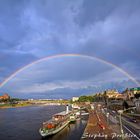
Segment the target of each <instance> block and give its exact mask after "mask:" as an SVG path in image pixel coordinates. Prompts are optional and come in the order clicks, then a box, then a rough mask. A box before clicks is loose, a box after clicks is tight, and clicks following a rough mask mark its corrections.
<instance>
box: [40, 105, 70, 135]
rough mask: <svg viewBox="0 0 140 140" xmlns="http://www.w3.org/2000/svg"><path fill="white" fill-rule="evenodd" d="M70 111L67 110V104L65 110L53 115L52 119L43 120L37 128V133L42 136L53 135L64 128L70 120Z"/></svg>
mask: <svg viewBox="0 0 140 140" xmlns="http://www.w3.org/2000/svg"><path fill="white" fill-rule="evenodd" d="M71 115H72V112H71V111H69V108H68V105H67V106H66V111H63V112H60V113H57V114H55V115H53V117H52V119H51V120H49V121H46V122H43V125H42V127H41V128H40V129H39V133H40V135H41V136H42V137H46V136H50V135H54V134H56V133H58V132H59V131H61V130H62V129H64V128H65V127H66V126H67V125H68V124H69V123H70V122H71V121H72V118H71V119H70V116H71Z"/></svg>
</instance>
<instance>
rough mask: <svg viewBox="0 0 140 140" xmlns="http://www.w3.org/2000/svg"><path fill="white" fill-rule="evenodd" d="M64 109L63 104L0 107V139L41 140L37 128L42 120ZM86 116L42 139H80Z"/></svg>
mask: <svg viewBox="0 0 140 140" xmlns="http://www.w3.org/2000/svg"><path fill="white" fill-rule="evenodd" d="M64 110H65V106H30V107H22V108H9V109H0V140H42V138H41V136H40V134H39V132H38V130H39V128H40V127H41V125H42V122H43V121H46V120H49V119H51V117H52V115H53V114H56V113H59V112H61V111H64ZM86 123H87V118H82V119H81V120H77V121H76V123H74V124H70V125H69V126H67V127H65V128H64V129H63V130H62V131H60V132H59V133H57V134H56V135H54V136H51V137H47V138H45V139H43V140H80V138H81V136H82V133H83V131H84V129H85V126H86Z"/></svg>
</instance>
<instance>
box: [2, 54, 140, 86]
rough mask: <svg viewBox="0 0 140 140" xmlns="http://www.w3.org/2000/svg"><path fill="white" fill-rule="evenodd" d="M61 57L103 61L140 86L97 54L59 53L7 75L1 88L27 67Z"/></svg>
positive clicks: (135, 81) (128, 75)
mask: <svg viewBox="0 0 140 140" xmlns="http://www.w3.org/2000/svg"><path fill="white" fill-rule="evenodd" d="M61 57H81V58H85V59H90V60H97V61H99V62H101V63H104V64H106V65H108V66H111V67H113V68H115V69H116V70H118V71H119V72H121V73H122V74H124V75H125V76H126V77H128V78H129V79H130V80H131V81H133V82H134V83H135V84H136V85H137V86H140V83H139V82H138V81H137V80H136V79H135V78H134V77H133V76H131V75H130V74H129V73H128V72H126V71H124V70H123V69H122V68H120V67H118V66H116V65H114V64H112V63H110V62H108V61H106V60H103V59H101V58H98V57H95V56H89V55H83V54H57V55H52V56H47V57H44V58H41V59H38V60H36V61H34V62H31V63H29V64H27V65H25V66H23V67H22V68H20V69H18V70H17V71H15V72H14V73H12V74H11V75H10V76H9V77H7V78H6V79H5V80H4V81H3V82H2V83H0V88H1V87H3V86H4V85H5V84H6V83H7V82H8V81H10V80H11V79H12V78H14V77H15V76H16V75H17V74H19V73H20V72H22V71H24V70H25V69H27V68H29V67H31V66H33V65H35V64H38V63H40V62H43V61H47V60H50V59H56V58H61Z"/></svg>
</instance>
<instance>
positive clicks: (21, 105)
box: [0, 104, 33, 109]
mask: <svg viewBox="0 0 140 140" xmlns="http://www.w3.org/2000/svg"><path fill="white" fill-rule="evenodd" d="M28 106H33V104H26V105H23V104H20V105H15V106H13V105H3V106H0V109H7V108H20V107H28Z"/></svg>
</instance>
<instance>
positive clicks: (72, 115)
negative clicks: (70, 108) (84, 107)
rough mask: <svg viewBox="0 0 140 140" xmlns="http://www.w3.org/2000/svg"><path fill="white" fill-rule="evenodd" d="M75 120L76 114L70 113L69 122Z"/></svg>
mask: <svg viewBox="0 0 140 140" xmlns="http://www.w3.org/2000/svg"><path fill="white" fill-rule="evenodd" d="M75 121H76V114H74V113H72V114H71V115H70V122H71V123H72V122H75Z"/></svg>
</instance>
